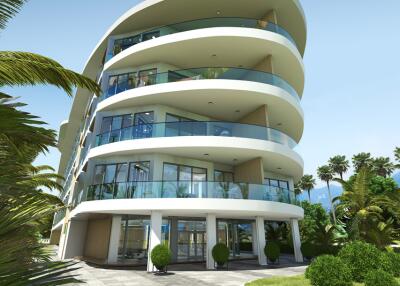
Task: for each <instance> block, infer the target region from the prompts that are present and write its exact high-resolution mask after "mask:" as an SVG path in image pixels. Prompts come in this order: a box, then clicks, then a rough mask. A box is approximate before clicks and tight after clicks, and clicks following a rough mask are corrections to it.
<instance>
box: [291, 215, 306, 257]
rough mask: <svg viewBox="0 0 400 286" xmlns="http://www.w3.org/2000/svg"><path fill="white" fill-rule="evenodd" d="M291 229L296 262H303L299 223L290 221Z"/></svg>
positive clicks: (294, 220)
mask: <svg viewBox="0 0 400 286" xmlns="http://www.w3.org/2000/svg"><path fill="white" fill-rule="evenodd" d="M290 228H291V229H292V237H293V248H294V258H295V260H296V262H303V254H302V253H301V241H300V231H299V222H298V220H297V219H291V220H290Z"/></svg>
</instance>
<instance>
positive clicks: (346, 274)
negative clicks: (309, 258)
mask: <svg viewBox="0 0 400 286" xmlns="http://www.w3.org/2000/svg"><path fill="white" fill-rule="evenodd" d="M305 275H306V278H307V279H309V280H310V282H311V285H314V286H351V285H352V282H351V272H350V270H349V269H348V267H347V266H346V265H345V264H344V263H343V261H342V260H341V259H340V258H338V257H335V256H332V255H322V256H319V257H318V258H316V259H315V260H314V261H313V262H312V263H311V264H310V266H308V267H307V270H306V274H305Z"/></svg>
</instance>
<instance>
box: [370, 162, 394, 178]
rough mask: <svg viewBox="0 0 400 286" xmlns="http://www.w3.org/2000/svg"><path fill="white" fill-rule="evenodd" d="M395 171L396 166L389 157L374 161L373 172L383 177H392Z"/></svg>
mask: <svg viewBox="0 0 400 286" xmlns="http://www.w3.org/2000/svg"><path fill="white" fill-rule="evenodd" d="M394 169H395V166H394V164H393V163H392V162H390V158H389V157H378V158H376V159H373V161H372V170H373V171H374V172H375V173H376V174H377V175H378V176H382V177H385V178H386V177H387V176H390V175H391V174H392V173H393V171H394Z"/></svg>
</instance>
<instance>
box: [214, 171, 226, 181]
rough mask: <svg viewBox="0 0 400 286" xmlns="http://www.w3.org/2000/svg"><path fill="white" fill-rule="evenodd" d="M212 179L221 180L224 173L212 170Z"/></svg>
mask: <svg viewBox="0 0 400 286" xmlns="http://www.w3.org/2000/svg"><path fill="white" fill-rule="evenodd" d="M214 181H215V182H223V181H224V174H223V172H221V171H214Z"/></svg>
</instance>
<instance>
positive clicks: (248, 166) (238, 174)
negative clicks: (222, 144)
mask: <svg viewBox="0 0 400 286" xmlns="http://www.w3.org/2000/svg"><path fill="white" fill-rule="evenodd" d="M234 170H235V181H237V182H247V183H253V184H263V183H264V170H263V162H262V159H261V158H256V159H253V160H250V161H247V162H245V163H242V164H240V165H238V166H235V168H234Z"/></svg>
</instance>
